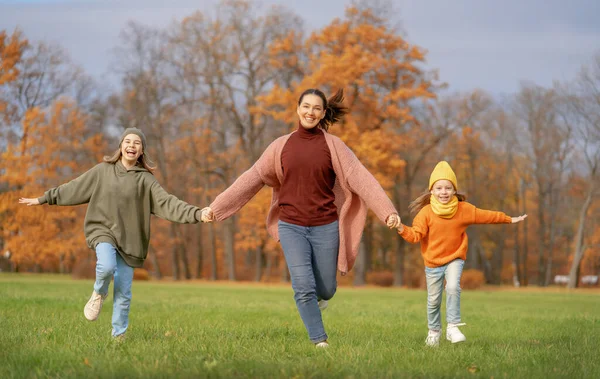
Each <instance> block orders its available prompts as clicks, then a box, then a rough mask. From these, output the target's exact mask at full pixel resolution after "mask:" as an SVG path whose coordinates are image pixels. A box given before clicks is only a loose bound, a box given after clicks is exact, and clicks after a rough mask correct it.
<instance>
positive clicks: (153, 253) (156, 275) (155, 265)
mask: <svg viewBox="0 0 600 379" xmlns="http://www.w3.org/2000/svg"><path fill="white" fill-rule="evenodd" d="M148 255H149V256H150V263H152V269H153V270H152V276H154V278H155V279H157V280H160V279H162V273H161V272H160V266H159V265H158V257H157V256H156V250H154V248H153V247H152V245H150V246H149V247H148Z"/></svg>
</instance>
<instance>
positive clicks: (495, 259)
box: [491, 206, 506, 285]
mask: <svg viewBox="0 0 600 379" xmlns="http://www.w3.org/2000/svg"><path fill="white" fill-rule="evenodd" d="M500 209H502V206H501V208H500ZM500 229H501V230H500V232H501V235H500V240H499V241H498V247H497V248H496V249H495V250H494V253H493V255H492V267H491V269H492V272H491V275H492V280H491V283H492V284H496V285H500V284H502V268H503V266H504V259H503V258H504V247H505V246H506V238H505V237H506V225H503V226H502V227H501V228H500Z"/></svg>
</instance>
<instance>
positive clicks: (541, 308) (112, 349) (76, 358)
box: [0, 274, 600, 378]
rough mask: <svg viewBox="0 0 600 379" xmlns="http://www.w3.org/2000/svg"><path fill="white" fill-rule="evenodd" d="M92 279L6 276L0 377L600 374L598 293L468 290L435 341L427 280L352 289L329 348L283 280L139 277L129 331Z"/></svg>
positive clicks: (340, 298) (329, 318) (0, 291)
mask: <svg viewBox="0 0 600 379" xmlns="http://www.w3.org/2000/svg"><path fill="white" fill-rule="evenodd" d="M91 289H92V281H75V280H70V279H69V278H66V277H60V276H48V275H44V276H34V275H15V274H1V275H0V377H2V378H13V377H15V378H22V377H26V378H37V377H41V378H44V377H61V378H62V377H144V378H146V377H182V378H185V377H210V378H229V377H237V378H244V377H257V378H266V377H269V378H270V377H295V378H335V377H344V378H385V377H394V378H398V377H400V378H403V377H418V378H422V377H428V378H451V377H459V378H471V377H473V378H475V377H482V378H490V377H494V378H504V377H507V378H548V377H550V378H555V377H556V378H560V377H562V378H598V377H600V359H599V357H598V354H599V353H600V349H599V348H600V342H599V340H600V296H599V295H598V294H597V293H591V292H575V293H567V292H548V291H527V290H523V291H465V292H463V295H462V315H463V321H464V322H466V323H467V326H465V327H462V330H463V332H464V333H465V335H466V336H467V342H466V343H463V344H457V345H452V344H450V343H449V342H448V341H445V340H443V341H442V343H441V344H440V347H439V348H437V349H431V348H427V347H426V346H425V345H424V340H425V336H426V333H427V322H426V312H425V305H426V304H425V301H426V293H425V291H417V290H402V289H372V288H367V289H352V288H345V287H342V288H340V289H339V290H338V293H337V294H336V296H335V298H334V299H333V300H332V301H331V302H330V307H329V309H327V310H326V311H325V313H324V320H325V326H326V330H327V332H328V334H329V339H330V343H331V347H330V348H329V349H327V350H319V349H316V348H315V347H314V346H313V345H312V344H311V343H310V342H309V340H308V338H307V335H306V331H305V330H304V326H303V325H302V322H301V320H300V317H299V316H298V313H297V311H296V307H295V305H294V302H293V298H292V290H291V288H289V287H286V286H271V287H267V286H255V285H247V284H246V285H244V284H227V283H222V284H218V283H217V284H212V283H200V284H198V283H181V284H175V283H158V282H135V283H134V286H133V301H132V308H131V309H132V310H131V313H130V326H129V330H128V332H127V340H126V341H125V342H124V343H115V342H114V341H112V339H111V337H110V331H111V325H110V319H111V312H112V300H111V298H112V296H109V299H108V300H107V302H106V303H105V305H104V308H103V312H102V314H101V315H100V318H99V320H98V321H96V322H93V323H91V322H88V321H86V320H85V319H84V317H83V306H84V304H85V302H86V301H87V299H88V297H89V295H90V293H91ZM442 309H445V308H442ZM442 315H443V317H444V315H445V312H443V313H442Z"/></svg>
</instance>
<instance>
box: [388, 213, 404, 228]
mask: <svg viewBox="0 0 600 379" xmlns="http://www.w3.org/2000/svg"><path fill="white" fill-rule="evenodd" d="M386 224H387V227H388V228H390V229H394V228H397V227H399V226H400V225H402V221H401V220H400V216H398V215H397V214H396V213H392V214H391V215H389V216H388V218H387V221H386Z"/></svg>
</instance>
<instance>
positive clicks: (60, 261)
mask: <svg viewBox="0 0 600 379" xmlns="http://www.w3.org/2000/svg"><path fill="white" fill-rule="evenodd" d="M65 271H66V270H65V254H64V253H60V254H59V256H58V272H59V273H60V274H64V273H65Z"/></svg>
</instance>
